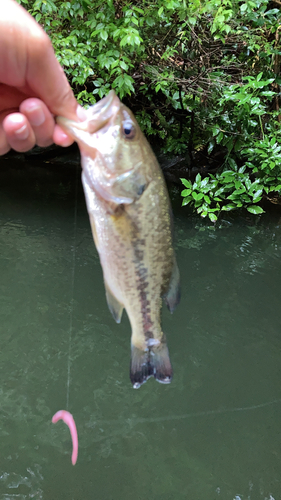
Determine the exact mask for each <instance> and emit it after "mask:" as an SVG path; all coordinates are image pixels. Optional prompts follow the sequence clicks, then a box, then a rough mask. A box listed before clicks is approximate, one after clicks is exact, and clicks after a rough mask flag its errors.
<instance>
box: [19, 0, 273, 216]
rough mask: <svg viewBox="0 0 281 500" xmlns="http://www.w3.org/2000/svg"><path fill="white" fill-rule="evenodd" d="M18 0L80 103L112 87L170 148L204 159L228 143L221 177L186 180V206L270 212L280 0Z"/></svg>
mask: <svg viewBox="0 0 281 500" xmlns="http://www.w3.org/2000/svg"><path fill="white" fill-rule="evenodd" d="M19 1H20V3H22V4H23V5H24V6H25V7H26V8H27V9H28V10H29V12H30V13H31V14H32V15H33V16H35V18H36V19H37V21H38V22H40V23H41V24H42V26H43V27H44V29H45V30H46V31H47V33H48V34H49V36H50V37H51V39H52V42H53V45H54V48H55V50H56V54H57V57H58V59H59V61H60V63H61V64H62V66H63V67H64V70H65V72H66V74H67V76H68V78H69V81H70V82H71V85H72V87H73V89H74V92H75V94H76V96H77V98H78V100H79V101H80V102H81V103H82V104H92V103H94V102H95V101H96V99H99V98H102V97H103V96H104V95H105V94H107V92H108V90H109V89H110V88H114V89H115V90H116V92H117V93H118V94H119V96H120V98H122V99H124V100H125V102H126V103H127V104H128V105H129V106H130V107H131V108H132V109H133V111H134V112H135V114H136V116H137V118H138V120H139V122H140V125H141V127H142V128H143V130H144V131H145V133H146V135H151V136H155V137H158V138H159V139H160V142H161V145H162V147H163V148H164V151H166V152H167V153H168V154H170V153H171V154H175V153H176V154H186V153H187V152H188V153H189V156H190V158H191V163H192V161H193V157H194V153H196V152H198V151H201V152H202V154H205V155H206V159H208V158H210V157H212V155H213V154H214V153H215V151H217V149H218V148H223V149H224V150H225V151H226V154H225V160H224V162H223V164H222V165H221V167H220V170H219V171H218V172H217V173H216V174H215V175H210V176H209V177H207V178H206V179H202V178H200V179H199V177H197V178H196V179H197V180H195V183H194V184H193V185H192V183H191V182H190V181H185V187H186V188H187V189H185V190H183V197H184V199H183V204H184V205H186V204H188V203H189V204H192V205H193V206H194V207H195V208H196V209H197V211H198V212H199V213H200V214H201V215H203V216H209V217H210V218H211V220H215V218H216V217H217V215H218V214H219V212H220V211H221V210H232V209H235V208H239V207H244V206H246V207H247V209H248V210H249V211H250V212H254V213H260V212H261V211H262V209H261V208H258V205H257V203H259V202H260V201H261V199H262V196H263V195H265V196H268V197H269V198H270V196H271V193H272V192H274V193H275V195H276V196H278V194H279V192H280V184H281V182H280V181H281V173H280V172H279V169H280V146H281V138H280V130H279V129H280V126H279V124H280V121H279V120H280V119H281V114H280V113H279V96H280V86H279V85H280V84H281V77H280V56H281V50H280V42H279V27H280V20H281V13H280V9H279V8H270V7H271V5H272V3H271V2H269V1H268V0H255V1H253V0H241V1H239V2H237V1H236V0H190V1H189V2H187V1H186V0H153V1H152V0H146V1H145V2H140V1H139V0H136V1H129V0H115V1H113V0H95V1H92V0H79V1H78V0H73V1H62V0H57V1H55V2H54V1H52V0H35V1H34V0H19ZM275 4H276V5H278V2H275ZM275 4H274V5H275ZM239 183H240V184H239ZM189 189H190V190H191V191H190V193H188V194H186V191H189ZM218 192H219V193H218ZM257 193H258V194H257ZM198 195H200V196H198ZM201 195H202V196H201ZM208 200H210V201H208Z"/></svg>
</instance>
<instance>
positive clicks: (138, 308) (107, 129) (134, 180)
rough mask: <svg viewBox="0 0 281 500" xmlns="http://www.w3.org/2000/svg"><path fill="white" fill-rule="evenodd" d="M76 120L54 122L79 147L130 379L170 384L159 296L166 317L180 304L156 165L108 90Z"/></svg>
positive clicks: (164, 199) (167, 208) (93, 224)
mask: <svg viewBox="0 0 281 500" xmlns="http://www.w3.org/2000/svg"><path fill="white" fill-rule="evenodd" d="M87 113H88V118H87V120H85V121H84V122H80V123H76V122H72V121H69V120H66V119H64V118H59V119H58V120H57V121H58V123H59V124H60V125H61V126H63V127H64V128H65V130H66V131H67V132H68V133H70V134H71V135H72V137H73V138H74V139H75V140H76V141H77V142H78V145H79V147H80V151H81V158H82V168H83V172H82V182H83V187H84V192H85V197H86V203H87V208H88V213H89V217H90V222H91V228H92V233H93V237H94V241H95V244H96V247H97V250H98V252H99V256H100V262H101V265H102V269H103V276H104V284H105V290H106V298H107V303H108V306H109V309H110V311H111V313H112V315H113V317H114V319H115V320H116V321H117V322H118V323H119V322H120V321H121V316H122V312H123V309H124V308H125V309H126V311H127V314H128V316H129V320H130V323H131V327H132V337H131V369H130V378H131V381H132V384H133V386H134V387H135V388H138V387H140V385H141V384H143V383H144V382H145V381H146V380H147V379H148V378H149V377H151V376H154V377H155V378H156V380H158V382H161V383H169V382H170V381H171V379H172V374H173V373H172V366H171V363H170V358H169V352H168V348H167V344H166V338H165V335H164V334H163V332H162V328H161V319H160V312H161V305H162V298H164V300H165V302H166V304H167V306H168V308H169V309H170V311H171V312H173V310H174V309H175V307H176V305H177V304H178V302H179V300H180V286H179V271H178V267H177V263H176V258H175V253H174V250H173V245H172V234H171V208H170V202H169V197H168V193H167V188H166V184H165V181H164V178H163V175H162V172H161V169H160V167H159V165H158V162H157V160H156V158H155V156H154V154H153V152H152V150H151V148H150V146H149V144H148V142H147V141H146V139H145V137H144V135H143V134H142V132H141V130H140V128H139V126H138V124H137V122H136V120H135V118H134V116H133V114H132V113H131V111H130V110H129V109H128V108H126V106H124V105H123V104H122V103H121V102H120V101H119V99H118V97H117V96H116V94H115V93H114V91H111V92H110V93H109V95H108V96H107V97H106V98H104V99H102V100H101V101H100V102H99V103H98V104H96V105H94V106H92V107H91V108H89V110H88V111H87Z"/></svg>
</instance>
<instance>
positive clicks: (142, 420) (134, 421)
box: [87, 398, 281, 427]
mask: <svg viewBox="0 0 281 500" xmlns="http://www.w3.org/2000/svg"><path fill="white" fill-rule="evenodd" d="M278 403H281V398H279V399H273V400H271V401H266V402H264V403H259V404H256V405H251V406H237V407H234V408H217V409H215V410H206V411H198V412H191V413H183V414H182V415H166V416H161V417H135V418H124V419H116V420H113V419H112V420H96V421H94V422H89V423H88V424H87V427H95V426H96V425H104V424H107V425H112V424H122V423H123V424H124V423H125V424H127V425H128V426H129V427H132V426H134V425H137V424H146V423H158V422H159V423H160V422H168V421H172V420H185V419H188V418H198V417H207V416H210V415H221V414H225V413H236V412H246V411H252V410H257V409H259V408H265V407H266V406H272V405H276V404H278Z"/></svg>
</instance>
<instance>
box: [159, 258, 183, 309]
mask: <svg viewBox="0 0 281 500" xmlns="http://www.w3.org/2000/svg"><path fill="white" fill-rule="evenodd" d="M180 297H181V292H180V273H179V268H178V265H177V262H176V259H175V261H174V267H173V270H172V274H171V278H170V283H169V288H168V291H167V292H166V293H165V294H164V297H163V298H164V300H165V302H166V305H167V307H168V309H169V311H170V312H171V313H173V312H174V310H175V309H176V307H177V305H178V303H179V301H180Z"/></svg>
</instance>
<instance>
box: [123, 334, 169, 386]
mask: <svg viewBox="0 0 281 500" xmlns="http://www.w3.org/2000/svg"><path fill="white" fill-rule="evenodd" d="M152 376H153V377H154V378H155V379H156V380H157V381H158V382H160V383H162V384H169V383H170V382H171V380H172V377H173V369H172V365H171V362H170V357H169V351H168V347H167V344H166V342H165V341H164V342H161V343H160V344H159V345H157V346H153V347H150V348H149V349H147V350H146V351H142V350H140V349H138V348H137V347H135V346H133V345H132V347H131V370H130V379H131V382H132V384H133V387H134V389H138V388H139V387H140V386H141V385H142V384H144V383H145V382H146V381H147V379H149V378H150V377H152Z"/></svg>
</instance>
